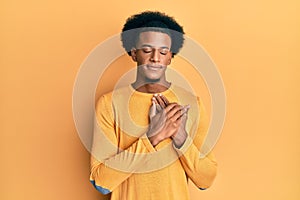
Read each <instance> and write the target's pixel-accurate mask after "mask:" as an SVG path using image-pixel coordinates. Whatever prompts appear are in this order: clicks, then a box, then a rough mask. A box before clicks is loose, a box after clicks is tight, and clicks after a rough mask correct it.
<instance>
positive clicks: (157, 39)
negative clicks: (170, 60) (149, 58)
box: [137, 31, 171, 48]
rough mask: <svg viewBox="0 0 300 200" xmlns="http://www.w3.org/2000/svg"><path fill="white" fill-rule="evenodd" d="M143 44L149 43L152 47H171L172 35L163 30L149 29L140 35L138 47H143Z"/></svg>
mask: <svg viewBox="0 0 300 200" xmlns="http://www.w3.org/2000/svg"><path fill="white" fill-rule="evenodd" d="M143 45H149V46H152V47H157V48H160V47H168V48H171V37H170V36H169V35H168V34H166V33H162V32H155V31H147V32H142V33H140V35H139V39H138V42H137V47H138V48H139V47H142V46H143Z"/></svg>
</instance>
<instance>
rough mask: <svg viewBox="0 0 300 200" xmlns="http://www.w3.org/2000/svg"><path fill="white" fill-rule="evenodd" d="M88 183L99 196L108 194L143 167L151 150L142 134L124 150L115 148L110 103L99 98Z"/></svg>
mask: <svg viewBox="0 0 300 200" xmlns="http://www.w3.org/2000/svg"><path fill="white" fill-rule="evenodd" d="M94 124H95V125H94V136H93V146H92V151H91V154H92V155H91V163H90V169H91V173H90V181H91V183H92V184H93V185H94V187H95V188H96V189H97V190H98V191H100V192H101V193H102V194H108V193H110V192H111V191H112V190H114V189H115V188H116V187H118V186H119V185H120V184H121V183H122V182H123V181H125V180H126V179H128V178H129V177H130V176H131V175H132V173H134V172H135V171H136V170H137V169H139V168H140V167H142V166H143V165H145V163H146V162H147V160H149V159H150V158H149V156H146V155H147V153H149V152H154V151H155V149H154V147H153V146H152V145H151V143H150V141H149V140H148V138H147V137H146V135H145V134H144V135H143V136H142V137H140V138H137V139H136V141H135V142H133V143H132V144H131V145H130V146H129V147H128V148H127V149H124V150H120V149H119V148H118V134H117V132H116V129H117V128H116V127H115V126H116V125H115V122H114V117H113V111H112V107H111V103H110V101H108V100H107V99H106V97H105V96H102V97H101V98H100V99H99V101H98V102H97V105H96V117H95V123H94Z"/></svg>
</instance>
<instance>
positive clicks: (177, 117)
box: [169, 108, 188, 122]
mask: <svg viewBox="0 0 300 200" xmlns="http://www.w3.org/2000/svg"><path fill="white" fill-rule="evenodd" d="M187 111H188V110H187V109H184V108H183V109H180V110H178V111H177V112H176V113H174V115H172V116H171V117H170V118H169V119H170V120H171V121H173V122H175V121H177V120H180V118H181V117H182V116H183V115H185V114H186V113H187Z"/></svg>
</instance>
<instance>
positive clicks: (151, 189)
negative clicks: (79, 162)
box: [90, 11, 217, 200]
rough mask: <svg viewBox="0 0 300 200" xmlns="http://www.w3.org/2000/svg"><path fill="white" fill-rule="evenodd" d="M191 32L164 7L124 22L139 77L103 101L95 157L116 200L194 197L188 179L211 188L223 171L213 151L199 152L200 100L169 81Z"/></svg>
mask: <svg viewBox="0 0 300 200" xmlns="http://www.w3.org/2000/svg"><path fill="white" fill-rule="evenodd" d="M183 34H184V32H183V29H182V27H181V26H180V25H179V24H178V23H177V22H176V21H175V20H174V19H173V18H171V17H169V16H167V15H165V14H163V13H160V12H151V11H146V12H143V13H140V14H136V15H133V16H132V17H130V18H129V19H128V20H127V21H126V23H125V25H124V28H123V30H122V42H123V46H124V48H125V50H126V51H127V52H128V54H129V55H130V56H131V58H132V60H133V61H134V62H136V63H137V75H136V81H135V82H134V83H132V84H131V85H129V86H128V87H124V88H120V89H117V90H115V91H113V92H110V93H108V94H105V95H103V96H102V97H100V99H99V100H98V102H97V106H96V113H95V115H96V117H95V131H94V140H93V149H92V157H91V174H90V181H91V182H92V183H93V185H94V186H95V187H96V189H97V190H99V191H100V192H101V193H102V194H105V195H106V194H107V195H109V199H113V200H121V199H122V200H126V199H129V200H131V199H137V200H147V199H162V200H165V199H170V200H176V199H178V200H184V199H189V193H188V187H187V181H188V178H189V179H191V180H192V181H193V182H194V184H195V185H196V186H197V187H198V188H200V189H206V188H208V187H209V186H210V185H211V184H212V182H213V180H214V178H215V176H216V169H217V164H216V161H215V159H214V156H213V154H212V153H210V154H208V155H207V156H205V157H203V158H200V157H199V149H200V147H201V145H202V143H203V140H204V138H205V135H206V133H207V129H208V119H207V116H206V114H205V110H204V107H203V105H202V103H201V101H200V98H198V97H196V96H194V95H193V94H191V93H190V92H188V91H186V90H185V89H182V88H180V87H178V86H176V85H175V84H173V83H171V82H168V81H167V80H166V75H165V72H166V69H167V66H168V65H170V63H171V60H172V58H173V56H174V55H176V53H178V51H179V49H180V48H181V47H182V45H183V40H184V39H183Z"/></svg>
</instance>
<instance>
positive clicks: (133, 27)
mask: <svg viewBox="0 0 300 200" xmlns="http://www.w3.org/2000/svg"><path fill="white" fill-rule="evenodd" d="M146 31H155V32H163V33H166V34H168V35H169V36H170V38H171V52H172V56H174V55H176V54H177V53H178V52H179V50H180V48H181V47H182V45H183V41H184V37H183V34H184V31H183V28H182V26H180V25H179V24H178V23H177V22H176V21H175V19H174V18H173V17H170V16H168V15H166V14H164V13H161V12H158V11H145V12H142V13H139V14H136V15H132V16H131V17H129V18H128V19H127V20H126V23H125V24H124V27H123V29H122V33H121V41H122V44H123V47H124V48H125V50H126V51H127V53H128V55H130V56H131V52H130V51H131V49H132V48H134V47H135V45H136V42H137V40H138V38H139V34H140V33H141V32H146Z"/></svg>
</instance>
